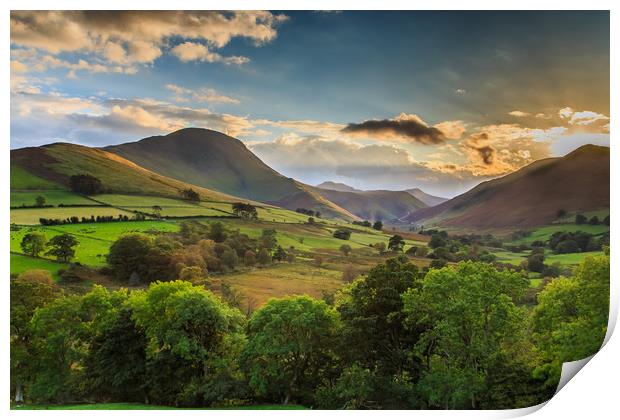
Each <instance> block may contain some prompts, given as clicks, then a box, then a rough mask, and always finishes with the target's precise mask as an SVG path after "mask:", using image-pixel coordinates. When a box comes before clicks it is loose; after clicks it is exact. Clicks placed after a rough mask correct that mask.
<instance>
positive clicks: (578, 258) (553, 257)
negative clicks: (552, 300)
mask: <svg viewBox="0 0 620 420" xmlns="http://www.w3.org/2000/svg"><path fill="white" fill-rule="evenodd" d="M493 254H494V255H496V256H497V259H498V261H501V262H504V263H510V264H514V265H519V264H521V262H522V261H523V260H525V259H526V258H527V257H528V256H529V251H525V252H510V251H496V252H493ZM595 255H603V251H591V252H576V253H574V254H553V253H551V252H550V251H549V250H547V252H546V253H545V264H549V265H550V264H553V263H554V262H559V263H561V264H563V265H570V266H575V265H578V264H579V263H581V262H582V261H583V260H584V259H585V258H586V257H589V256H595Z"/></svg>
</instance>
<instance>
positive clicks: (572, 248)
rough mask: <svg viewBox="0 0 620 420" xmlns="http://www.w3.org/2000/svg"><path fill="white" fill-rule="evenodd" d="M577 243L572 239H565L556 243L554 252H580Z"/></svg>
mask: <svg viewBox="0 0 620 420" xmlns="http://www.w3.org/2000/svg"><path fill="white" fill-rule="evenodd" d="M580 251H581V249H579V244H577V242H575V241H574V240H572V239H567V240H565V241H562V242H560V243H558V244H557V245H556V247H555V252H557V253H558V254H571V253H573V252H580Z"/></svg>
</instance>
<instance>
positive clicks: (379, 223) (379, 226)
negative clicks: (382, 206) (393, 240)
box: [372, 220, 383, 230]
mask: <svg viewBox="0 0 620 420" xmlns="http://www.w3.org/2000/svg"><path fill="white" fill-rule="evenodd" d="M372 228H373V229H374V230H383V222H382V221H381V220H377V221H376V222H375V223H373V225H372Z"/></svg>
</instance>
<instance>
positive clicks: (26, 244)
mask: <svg viewBox="0 0 620 420" xmlns="http://www.w3.org/2000/svg"><path fill="white" fill-rule="evenodd" d="M46 242H47V239H46V238H45V234H44V233H41V232H32V233H27V234H26V235H24V237H23V238H22V241H21V244H20V246H21V249H22V251H24V253H25V254H27V255H30V256H31V257H38V256H39V254H40V253H41V252H43V251H44V250H45V245H46Z"/></svg>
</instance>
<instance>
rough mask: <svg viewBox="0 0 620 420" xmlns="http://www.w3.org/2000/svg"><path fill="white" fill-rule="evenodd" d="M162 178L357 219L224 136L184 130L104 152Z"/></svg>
mask: <svg viewBox="0 0 620 420" xmlns="http://www.w3.org/2000/svg"><path fill="white" fill-rule="evenodd" d="M104 150H105V151H108V152H112V153H114V154H116V155H118V156H121V157H123V158H125V159H127V160H129V161H132V162H134V163H136V164H137V165H140V166H141V167H143V168H146V169H149V170H151V171H153V172H156V173H158V174H161V175H164V176H167V177H170V178H174V179H178V180H180V181H184V182H187V183H191V184H194V185H199V186H202V187H204V188H208V189H212V190H216V191H221V192H224V193H226V194H231V195H234V196H237V197H244V198H247V199H251V200H256V201H260V202H264V203H269V204H274V205H278V206H282V207H286V208H288V209H292V210H295V209H297V208H299V207H304V208H311V209H314V210H319V211H321V213H322V214H324V215H326V216H330V217H336V218H342V219H357V217H356V216H355V215H353V214H352V213H350V212H349V211H347V210H345V209H343V208H341V207H339V206H338V205H336V204H334V203H332V202H330V201H329V200H327V199H325V198H324V197H321V196H320V195H318V194H316V193H315V192H313V191H311V187H309V186H307V185H305V184H302V183H300V182H297V181H295V180H294V179H292V178H287V177H285V176H283V175H281V174H279V173H278V172H276V171H275V170H273V169H271V168H270V167H269V166H267V165H266V164H265V163H263V161H261V160H260V159H259V158H258V157H257V156H256V155H254V154H253V153H252V152H251V151H250V150H248V149H247V148H246V147H245V145H244V144H243V142H241V141H240V140H237V139H235V138H233V137H230V136H227V135H225V134H223V133H220V132H217V131H213V130H207V129H202V128H185V129H181V130H178V131H175V132H173V133H170V134H168V135H165V136H153V137H148V138H145V139H142V140H140V141H137V142H131V143H124V144H119V145H115V146H109V147H106V148H104Z"/></svg>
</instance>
